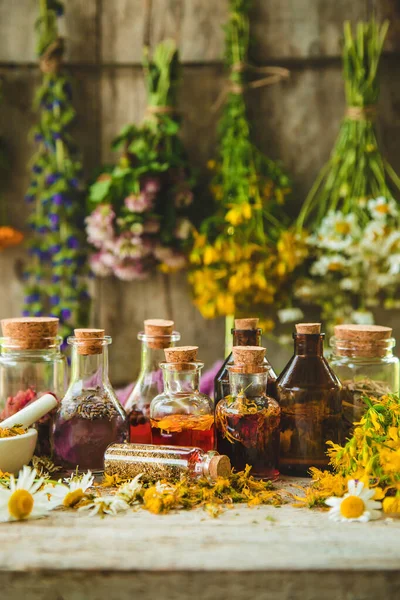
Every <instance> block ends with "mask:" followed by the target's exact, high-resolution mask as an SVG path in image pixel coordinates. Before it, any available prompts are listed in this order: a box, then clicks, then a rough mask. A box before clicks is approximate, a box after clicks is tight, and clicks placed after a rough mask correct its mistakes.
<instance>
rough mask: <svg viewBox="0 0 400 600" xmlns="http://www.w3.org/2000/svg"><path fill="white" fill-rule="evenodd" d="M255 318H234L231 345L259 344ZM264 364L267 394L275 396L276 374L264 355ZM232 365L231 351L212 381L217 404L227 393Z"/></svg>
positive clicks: (258, 330)
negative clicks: (266, 375)
mask: <svg viewBox="0 0 400 600" xmlns="http://www.w3.org/2000/svg"><path fill="white" fill-rule="evenodd" d="M258 321H259V319H257V318H248V319H235V328H234V329H232V335H233V346H261V335H262V329H260V328H259V327H258ZM264 364H265V366H266V367H267V368H268V378H267V394H268V396H271V397H272V398H276V379H277V375H276V373H275V371H274V369H273V368H272V366H271V364H270V363H269V361H268V360H267V358H265V357H264ZM231 365H233V355H232V352H231V353H230V354H229V356H228V357H227V358H226V359H225V362H224V364H223V365H222V367H221V369H220V370H219V371H218V373H217V376H216V378H215V381H214V401H215V405H217V404H218V402H219V401H220V400H222V398H225V397H226V396H228V395H229V393H230V392H229V389H230V388H229V367H230V366H231Z"/></svg>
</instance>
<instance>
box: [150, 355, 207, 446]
mask: <svg viewBox="0 0 400 600" xmlns="http://www.w3.org/2000/svg"><path fill="white" fill-rule="evenodd" d="M197 350H198V348H197V346H181V347H176V348H167V349H166V350H165V357H166V362H163V363H161V368H162V370H163V378H164V392H163V393H162V394H159V395H158V396H156V397H155V398H154V399H153V400H152V402H151V405H150V423H151V438H152V444H155V445H160V444H163V445H164V444H165V445H173V446H196V447H198V448H201V449H202V450H205V451H206V452H207V451H209V450H213V449H214V443H215V442H214V405H213V401H212V400H211V398H209V397H208V396H206V395H205V394H201V393H200V392H199V384H200V372H201V369H202V368H203V366H204V365H203V363H201V362H198V361H197Z"/></svg>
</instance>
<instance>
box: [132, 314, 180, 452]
mask: <svg viewBox="0 0 400 600" xmlns="http://www.w3.org/2000/svg"><path fill="white" fill-rule="evenodd" d="M173 327H174V322H173V321H166V320H164V319H147V320H146V321H145V322H144V332H143V331H141V332H140V333H139V334H138V339H139V340H140V341H141V342H142V359H141V367H140V373H139V377H138V379H137V381H136V384H135V387H134V388H133V390H132V392H131V394H130V396H129V398H128V400H127V401H126V404H125V411H126V413H127V415H128V417H129V425H130V428H129V431H130V441H131V442H135V443H138V444H150V443H151V427H150V403H151V401H152V400H153V398H155V396H157V394H160V393H161V392H162V390H163V376H162V370H161V367H160V363H161V362H163V361H164V359H165V355H164V350H165V348H170V347H172V346H174V345H175V343H176V342H177V341H179V340H180V337H181V336H180V334H179V333H178V332H177V331H173Z"/></svg>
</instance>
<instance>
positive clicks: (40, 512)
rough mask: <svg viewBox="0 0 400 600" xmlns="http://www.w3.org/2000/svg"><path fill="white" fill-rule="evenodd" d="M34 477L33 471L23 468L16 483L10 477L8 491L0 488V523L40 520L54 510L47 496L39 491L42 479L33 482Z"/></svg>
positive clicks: (12, 476)
mask: <svg viewBox="0 0 400 600" xmlns="http://www.w3.org/2000/svg"><path fill="white" fill-rule="evenodd" d="M36 477H37V473H36V471H35V470H34V469H31V468H30V467H27V466H24V467H23V468H22V469H21V471H20V472H19V476H18V479H17V481H15V478H14V475H11V477H10V485H9V489H7V488H4V487H0V522H5V521H21V520H26V519H40V518H41V517H45V516H46V515H47V514H48V513H49V511H51V510H52V509H53V508H55V504H54V503H53V502H52V501H50V500H49V495H48V494H47V493H46V492H45V491H44V490H42V491H39V490H40V488H41V487H42V485H43V483H44V479H43V477H41V478H40V479H37V480H36V481H35V478H36Z"/></svg>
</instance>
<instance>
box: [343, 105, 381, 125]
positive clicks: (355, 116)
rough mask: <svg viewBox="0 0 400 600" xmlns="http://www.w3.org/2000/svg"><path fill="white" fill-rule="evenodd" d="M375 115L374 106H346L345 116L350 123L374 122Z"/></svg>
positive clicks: (375, 109)
mask: <svg viewBox="0 0 400 600" xmlns="http://www.w3.org/2000/svg"><path fill="white" fill-rule="evenodd" d="M376 113H377V107H376V104H369V105H367V106H348V107H347V110H346V114H345V116H346V118H347V119H350V120H351V121H375V119H376Z"/></svg>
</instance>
